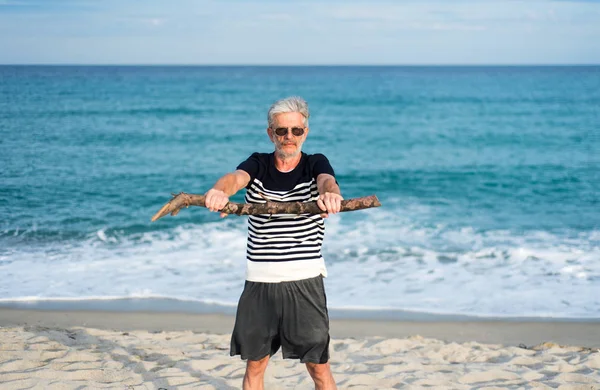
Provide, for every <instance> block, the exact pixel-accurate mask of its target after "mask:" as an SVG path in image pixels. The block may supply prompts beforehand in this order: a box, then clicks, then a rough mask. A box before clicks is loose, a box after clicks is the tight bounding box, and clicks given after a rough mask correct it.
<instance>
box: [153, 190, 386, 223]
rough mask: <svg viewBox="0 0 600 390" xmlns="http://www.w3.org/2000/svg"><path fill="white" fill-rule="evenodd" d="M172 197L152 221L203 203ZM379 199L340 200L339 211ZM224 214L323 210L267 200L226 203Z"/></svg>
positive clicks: (194, 197)
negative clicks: (263, 201) (261, 201)
mask: <svg viewBox="0 0 600 390" xmlns="http://www.w3.org/2000/svg"><path fill="white" fill-rule="evenodd" d="M171 195H173V199H171V200H170V201H169V203H167V204H165V205H164V206H163V207H162V208H161V209H160V210H159V211H158V212H157V213H156V214H154V216H153V217H152V222H154V221H156V220H157V219H159V218H162V217H164V216H165V215H167V214H171V215H173V216H175V215H177V214H178V213H179V211H180V210H181V209H182V208H184V207H186V208H187V207H189V206H202V207H206V206H205V205H204V195H197V194H187V193H185V192H180V193H179V194H171ZM379 206H381V203H379V199H377V196H375V195H371V196H365V197H362V198H354V199H348V200H342V208H341V210H340V211H353V210H362V209H367V208H371V207H379ZM219 211H220V212H222V213H226V214H235V215H257V214H270V215H276V214H311V215H314V214H323V213H324V211H323V210H321V209H320V208H319V206H317V202H304V203H302V202H269V201H267V202H266V203H243V204H242V203H231V202H229V203H227V204H226V205H225V207H223V209H221V210H219Z"/></svg>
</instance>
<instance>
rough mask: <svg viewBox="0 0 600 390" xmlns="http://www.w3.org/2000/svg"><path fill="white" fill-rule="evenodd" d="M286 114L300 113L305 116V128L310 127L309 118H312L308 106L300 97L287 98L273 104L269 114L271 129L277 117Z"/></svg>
mask: <svg viewBox="0 0 600 390" xmlns="http://www.w3.org/2000/svg"><path fill="white" fill-rule="evenodd" d="M286 112H299V113H300V114H302V116H304V127H308V117H309V116H310V113H309V112H308V104H307V103H306V101H305V100H304V99H302V98H301V97H299V96H290V97H286V98H285V99H281V100H278V101H276V102H275V103H273V105H272V106H271V108H269V113H268V114H267V120H268V121H269V127H273V122H274V121H275V115H277V114H283V113H286Z"/></svg>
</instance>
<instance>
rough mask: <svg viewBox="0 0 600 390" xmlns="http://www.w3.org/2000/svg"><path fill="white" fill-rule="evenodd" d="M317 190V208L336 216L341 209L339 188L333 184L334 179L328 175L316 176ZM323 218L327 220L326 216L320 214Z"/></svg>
mask: <svg viewBox="0 0 600 390" xmlns="http://www.w3.org/2000/svg"><path fill="white" fill-rule="evenodd" d="M317 190H318V191H319V199H318V200H317V206H319V208H320V209H321V210H323V211H327V213H329V214H336V213H339V212H340V209H341V208H342V200H343V199H344V198H342V192H341V191H340V186H338V184H337V183H336V182H335V177H333V176H332V175H330V174H328V173H321V174H320V175H319V176H317ZM321 216H322V217H323V218H327V214H321Z"/></svg>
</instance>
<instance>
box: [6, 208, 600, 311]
mask: <svg viewBox="0 0 600 390" xmlns="http://www.w3.org/2000/svg"><path fill="white" fill-rule="evenodd" d="M422 211H423V210H420V211H419V213H421V212H422ZM410 215H411V214H410V212H407V214H406V216H403V217H399V216H398V215H397V213H396V214H395V213H390V212H387V211H385V210H374V211H372V212H369V213H368V214H361V215H359V217H358V218H357V217H355V216H352V215H342V216H333V217H331V218H329V219H328V220H327V222H326V226H327V233H326V239H325V244H324V250H323V255H324V257H325V260H326V263H327V266H328V270H329V277H328V279H327V281H326V285H327V290H328V301H329V304H330V306H331V307H333V308H347V309H359V308H360V309H373V310H377V309H384V308H385V309H403V310H410V311H418V312H430V313H440V314H471V315H481V316H517V317H519V316H533V317H536V316H537V317H548V316H560V317H580V318H592V317H593V318H597V317H600V314H599V313H600V301H599V299H598V297H599V296H600V261H598V260H600V243H599V242H598V237H599V235H598V232H591V233H589V234H566V233H565V234H562V235H558V234H551V233H548V232H530V233H527V234H516V233H514V232H510V231H488V232H478V231H475V230H474V229H471V228H453V227H448V226H444V225H436V226H423V225H419V224H417V223H416V222H415V221H414V219H411V216H410ZM245 227H246V222H245V220H244V219H241V218H240V219H235V218H228V219H227V220H223V221H218V222H213V223H208V224H203V225H182V226H178V227H176V228H174V229H172V230H170V231H161V232H152V233H143V234H137V235H130V236H122V235H120V234H118V233H108V230H99V231H98V232H96V233H95V234H93V235H90V237H89V238H88V239H87V240H85V241H83V242H78V243H70V244H63V245H61V246H44V247H42V248H30V249H27V250H25V249H21V248H19V249H16V248H13V250H11V252H10V253H5V254H4V255H2V256H0V274H1V275H3V278H2V283H1V284H0V302H8V301H20V302H39V301H44V300H56V299H58V300H81V299H98V300H113V299H122V298H171V299H177V300H182V301H191V302H198V301H199V302H204V303H216V304H221V305H235V303H236V302H237V299H238V298H239V294H240V292H241V290H242V288H243V283H244V276H245V250H246V247H245V245H246V236H245Z"/></svg>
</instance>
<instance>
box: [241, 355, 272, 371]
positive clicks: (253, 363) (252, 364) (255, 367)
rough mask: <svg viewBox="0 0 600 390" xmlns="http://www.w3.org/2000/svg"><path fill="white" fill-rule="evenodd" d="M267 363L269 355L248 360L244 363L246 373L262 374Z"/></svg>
mask: <svg viewBox="0 0 600 390" xmlns="http://www.w3.org/2000/svg"><path fill="white" fill-rule="evenodd" d="M267 364H269V356H268V355H267V356H265V357H264V358H262V359H260V360H248V362H247V363H246V373H247V374H248V375H250V376H256V375H263V374H264V373H265V370H266V369H267Z"/></svg>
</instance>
